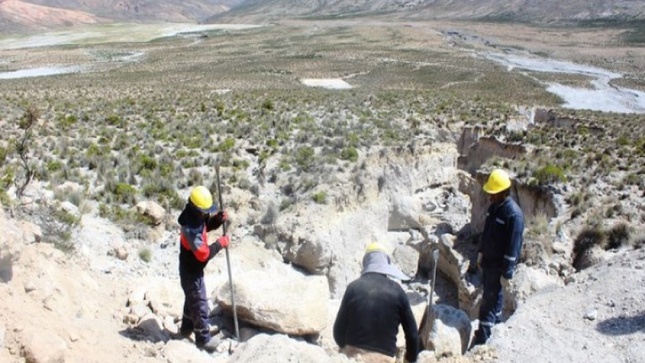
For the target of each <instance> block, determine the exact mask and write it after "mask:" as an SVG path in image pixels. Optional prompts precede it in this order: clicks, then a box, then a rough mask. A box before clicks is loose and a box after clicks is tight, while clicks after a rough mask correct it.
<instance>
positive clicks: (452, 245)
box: [415, 127, 559, 319]
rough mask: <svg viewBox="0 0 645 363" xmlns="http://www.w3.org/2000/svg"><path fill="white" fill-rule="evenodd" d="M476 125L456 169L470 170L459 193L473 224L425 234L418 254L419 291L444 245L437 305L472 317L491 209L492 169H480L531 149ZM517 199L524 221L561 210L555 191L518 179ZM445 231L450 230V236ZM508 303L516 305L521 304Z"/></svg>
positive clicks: (464, 140)
mask: <svg viewBox="0 0 645 363" xmlns="http://www.w3.org/2000/svg"><path fill="white" fill-rule="evenodd" d="M482 134H483V132H482V130H481V129H479V128H477V127H473V128H471V127H468V128H465V129H464V130H463V132H462V134H461V135H460V137H459V139H458V142H457V153H458V154H459V156H458V158H457V160H458V162H457V164H458V165H457V167H458V169H459V170H461V171H463V172H465V174H464V178H463V179H464V180H462V181H460V183H459V192H460V193H462V195H463V196H464V198H466V199H467V200H466V201H465V202H467V203H468V204H469V213H470V219H469V223H468V224H466V225H465V226H463V227H462V228H461V229H460V230H453V227H452V226H449V225H443V226H439V227H437V228H436V229H435V230H434V231H430V233H428V234H427V235H426V236H425V239H426V245H425V247H424V248H423V250H422V252H421V253H420V256H419V269H418V277H419V278H420V281H419V283H418V284H419V285H425V286H419V285H416V286H415V288H416V289H417V290H422V291H424V292H427V291H429V290H430V285H431V283H432V270H433V268H434V266H433V265H434V262H433V258H432V250H433V249H434V248H439V250H440V252H441V253H440V258H439V261H438V266H437V278H436V281H435V288H434V295H435V296H434V298H433V303H434V304H446V305H449V306H453V307H455V308H459V309H461V310H463V311H465V312H466V313H467V314H468V315H469V317H470V318H471V319H476V318H477V316H478V311H479V299H480V296H481V288H480V285H481V282H480V280H481V273H480V272H479V271H478V270H477V269H476V268H474V266H475V259H476V256H477V250H478V243H479V235H480V234H481V232H482V230H483V225H484V220H485V216H486V209H487V207H488V204H489V201H488V198H487V196H486V195H485V194H484V193H483V192H482V191H481V185H483V184H484V183H485V181H486V178H487V176H488V175H487V173H484V172H482V171H480V168H481V166H482V165H484V164H485V163H486V161H488V160H489V159H491V158H493V157H501V158H508V159H516V158H519V157H524V156H525V155H526V153H527V152H528V151H527V150H526V148H525V147H523V146H521V145H517V144H508V143H503V142H500V141H498V140H496V139H495V138H488V137H483V135H482ZM511 194H512V196H513V198H514V199H515V200H516V201H517V202H518V204H519V205H520V207H521V208H522V210H523V212H524V215H525V220H530V219H531V218H534V217H536V216H545V217H546V218H553V217H556V216H557V215H558V214H559V211H558V208H557V203H556V202H555V201H554V198H553V195H552V194H551V193H550V192H548V191H545V190H543V189H540V188H537V187H531V186H526V185H523V184H521V183H519V182H517V181H515V182H514V186H513V189H512V191H511ZM444 233H450V234H452V235H453V237H451V238H448V237H446V235H444ZM505 306H517V304H516V303H511V304H505ZM512 313H513V311H510V310H509V309H506V310H505V311H504V314H503V318H504V319H507V318H508V317H509V316H510V315H511V314H512Z"/></svg>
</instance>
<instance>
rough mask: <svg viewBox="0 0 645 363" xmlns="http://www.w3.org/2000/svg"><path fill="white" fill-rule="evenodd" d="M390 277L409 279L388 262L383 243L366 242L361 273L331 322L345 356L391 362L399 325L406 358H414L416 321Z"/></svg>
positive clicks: (366, 360) (417, 348) (402, 293)
mask: <svg viewBox="0 0 645 363" xmlns="http://www.w3.org/2000/svg"><path fill="white" fill-rule="evenodd" d="M390 278H392V279H396V280H409V279H410V278H409V277H408V276H406V275H405V274H404V273H403V272H401V270H399V269H398V268H397V267H396V266H394V265H392V264H391V262H390V256H389V255H388V253H387V251H386V250H385V248H384V247H383V245H381V244H380V243H372V244H370V245H368V246H367V248H366V249H365V255H364V256H363V271H362V272H361V276H360V277H359V278H358V279H357V280H355V281H353V282H351V283H350V284H349V285H348V286H347V290H346V291H345V295H344V296H343V300H342V302H341V304H340V308H339V310H338V315H337V316H336V321H335V322H334V340H335V341H336V344H338V346H339V347H340V348H341V351H342V352H343V353H344V354H345V355H347V356H348V357H351V358H355V359H357V360H358V361H361V362H374V363H381V362H383V363H393V362H394V356H395V354H396V336H397V333H398V331H399V325H400V326H401V327H402V328H403V332H404V334H405V341H406V351H405V360H406V362H415V361H416V360H417V354H418V353H419V332H418V330H417V323H416V320H415V319H414V315H413V314H412V309H411V307H410V302H409V301H408V297H407V295H406V294H405V292H404V291H403V289H402V288H401V286H400V285H399V284H398V283H397V282H395V281H393V280H391V279H390Z"/></svg>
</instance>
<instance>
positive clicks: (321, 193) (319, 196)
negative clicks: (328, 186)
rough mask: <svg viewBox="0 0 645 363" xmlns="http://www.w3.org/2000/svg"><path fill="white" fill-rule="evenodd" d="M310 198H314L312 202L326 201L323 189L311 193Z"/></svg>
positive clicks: (322, 202) (323, 202)
mask: <svg viewBox="0 0 645 363" xmlns="http://www.w3.org/2000/svg"><path fill="white" fill-rule="evenodd" d="M311 198H312V199H313V200H314V202H316V203H318V204H325V203H327V193H326V192H325V191H324V190H321V191H319V192H317V193H314V195H312V196H311Z"/></svg>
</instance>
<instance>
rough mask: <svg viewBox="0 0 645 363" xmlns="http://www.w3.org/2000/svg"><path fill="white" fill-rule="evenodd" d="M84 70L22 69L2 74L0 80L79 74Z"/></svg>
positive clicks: (58, 68)
mask: <svg viewBox="0 0 645 363" xmlns="http://www.w3.org/2000/svg"><path fill="white" fill-rule="evenodd" d="M81 70H82V69H81V67H79V66H70V67H41V68H31V69H21V70H17V71H11V72H0V79H18V78H28V77H42V76H53V75H56V74H67V73H78V72H80V71H81Z"/></svg>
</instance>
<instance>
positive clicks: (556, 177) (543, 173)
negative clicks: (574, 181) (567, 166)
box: [533, 165, 567, 185]
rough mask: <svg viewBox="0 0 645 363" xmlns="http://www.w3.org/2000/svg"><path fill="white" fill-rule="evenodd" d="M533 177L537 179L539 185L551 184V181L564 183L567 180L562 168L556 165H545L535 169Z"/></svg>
mask: <svg viewBox="0 0 645 363" xmlns="http://www.w3.org/2000/svg"><path fill="white" fill-rule="evenodd" d="M533 177H535V179H537V181H538V183H539V184H540V185H546V184H552V183H558V182H560V183H564V182H566V181H567V177H566V176H565V175H564V171H563V170H562V168H560V167H559V166H556V165H546V166H544V167H542V168H540V169H538V170H536V171H535V173H534V174H533Z"/></svg>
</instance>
